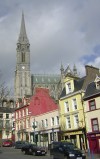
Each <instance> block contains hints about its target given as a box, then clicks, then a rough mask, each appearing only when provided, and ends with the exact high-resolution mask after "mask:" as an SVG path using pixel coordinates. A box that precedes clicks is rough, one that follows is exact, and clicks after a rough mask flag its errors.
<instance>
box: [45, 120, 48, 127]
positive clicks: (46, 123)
mask: <svg viewBox="0 0 100 159" xmlns="http://www.w3.org/2000/svg"><path fill="white" fill-rule="evenodd" d="M47 126H48V120H47V119H45V127H47Z"/></svg>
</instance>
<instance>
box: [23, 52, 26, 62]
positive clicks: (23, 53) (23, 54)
mask: <svg viewBox="0 0 100 159" xmlns="http://www.w3.org/2000/svg"><path fill="white" fill-rule="evenodd" d="M22 62H25V53H24V52H22Z"/></svg>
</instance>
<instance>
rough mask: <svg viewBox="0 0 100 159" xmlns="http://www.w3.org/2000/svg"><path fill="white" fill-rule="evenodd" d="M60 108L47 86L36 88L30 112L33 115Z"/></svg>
mask: <svg viewBox="0 0 100 159" xmlns="http://www.w3.org/2000/svg"><path fill="white" fill-rule="evenodd" d="M55 110H58V105H57V104H56V102H55V100H54V99H53V98H52V97H50V95H49V90H48V89H46V88H36V91H35V94H34V96H33V97H32V99H31V101H30V106H29V112H31V113H32V115H34V116H35V115H40V114H44V113H48V112H51V111H55Z"/></svg>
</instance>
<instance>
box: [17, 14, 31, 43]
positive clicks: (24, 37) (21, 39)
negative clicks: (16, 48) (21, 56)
mask: <svg viewBox="0 0 100 159" xmlns="http://www.w3.org/2000/svg"><path fill="white" fill-rule="evenodd" d="M18 43H24V44H26V43H29V40H28V38H27V34H26V28H25V20H24V13H23V12H22V20H21V28H20V34H19V38H18Z"/></svg>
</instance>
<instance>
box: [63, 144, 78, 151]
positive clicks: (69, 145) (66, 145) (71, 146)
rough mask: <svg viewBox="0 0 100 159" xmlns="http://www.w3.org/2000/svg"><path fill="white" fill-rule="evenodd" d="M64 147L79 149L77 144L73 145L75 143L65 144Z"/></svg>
mask: <svg viewBox="0 0 100 159" xmlns="http://www.w3.org/2000/svg"><path fill="white" fill-rule="evenodd" d="M64 147H65V148H68V149H71V150H72V149H77V147H76V146H75V145H73V144H64Z"/></svg>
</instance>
